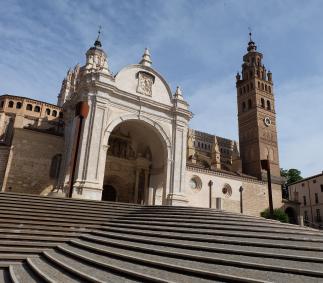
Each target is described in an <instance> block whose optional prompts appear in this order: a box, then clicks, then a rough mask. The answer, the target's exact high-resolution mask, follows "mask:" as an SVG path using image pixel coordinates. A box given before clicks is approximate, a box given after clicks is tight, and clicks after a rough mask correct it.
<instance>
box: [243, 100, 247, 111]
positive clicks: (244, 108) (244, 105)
mask: <svg viewBox="0 0 323 283" xmlns="http://www.w3.org/2000/svg"><path fill="white" fill-rule="evenodd" d="M242 111H246V103H245V102H242Z"/></svg>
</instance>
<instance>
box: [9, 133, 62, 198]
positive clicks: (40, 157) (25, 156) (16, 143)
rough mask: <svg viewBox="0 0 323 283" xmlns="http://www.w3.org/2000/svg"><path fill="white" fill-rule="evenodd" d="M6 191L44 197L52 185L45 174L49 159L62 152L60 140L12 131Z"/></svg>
mask: <svg viewBox="0 0 323 283" xmlns="http://www.w3.org/2000/svg"><path fill="white" fill-rule="evenodd" d="M12 146H13V148H12V162H11V166H10V169H9V171H8V179H7V184H6V188H5V190H6V191H9V190H10V191H12V192H24V193H30V194H38V195H40V194H41V195H44V194H47V193H48V192H49V191H50V190H51V189H52V188H53V185H54V183H55V180H53V179H51V178H50V175H49V171H50V166H51V162H52V158H53V156H55V155H56V154H60V153H62V152H63V146H64V139H63V137H60V136H56V135H50V134H46V133H40V132H35V131H31V130H27V129H15V132H14V137H13V140H12Z"/></svg>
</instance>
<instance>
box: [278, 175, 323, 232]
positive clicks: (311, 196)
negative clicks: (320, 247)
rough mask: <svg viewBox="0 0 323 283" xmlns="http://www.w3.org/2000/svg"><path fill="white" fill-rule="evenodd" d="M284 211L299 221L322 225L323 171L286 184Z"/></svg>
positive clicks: (316, 225)
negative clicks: (286, 197) (286, 199)
mask: <svg viewBox="0 0 323 283" xmlns="http://www.w3.org/2000/svg"><path fill="white" fill-rule="evenodd" d="M284 206H285V211H286V212H287V213H288V214H289V216H290V218H294V221H295V222H297V223H299V222H301V221H302V220H300V217H301V218H302V219H303V221H304V224H306V225H310V226H314V227H315V228H317V227H319V226H320V227H321V228H322V227H323V172H322V173H321V174H317V175H314V176H311V177H308V178H305V179H303V180H300V181H298V182H295V183H293V184H290V185H289V186H288V202H285V205H284Z"/></svg>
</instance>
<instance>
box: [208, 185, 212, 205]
mask: <svg viewBox="0 0 323 283" xmlns="http://www.w3.org/2000/svg"><path fill="white" fill-rule="evenodd" d="M208 185H209V198H210V199H209V200H210V203H209V206H210V208H212V186H213V182H212V180H210V181H209V183H208Z"/></svg>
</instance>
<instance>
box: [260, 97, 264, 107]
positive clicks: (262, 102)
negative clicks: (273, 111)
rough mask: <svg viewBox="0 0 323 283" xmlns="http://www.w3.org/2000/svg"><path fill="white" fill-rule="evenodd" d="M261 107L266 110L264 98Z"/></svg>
mask: <svg viewBox="0 0 323 283" xmlns="http://www.w3.org/2000/svg"><path fill="white" fill-rule="evenodd" d="M261 107H262V108H265V99H263V98H262V99H261Z"/></svg>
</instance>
